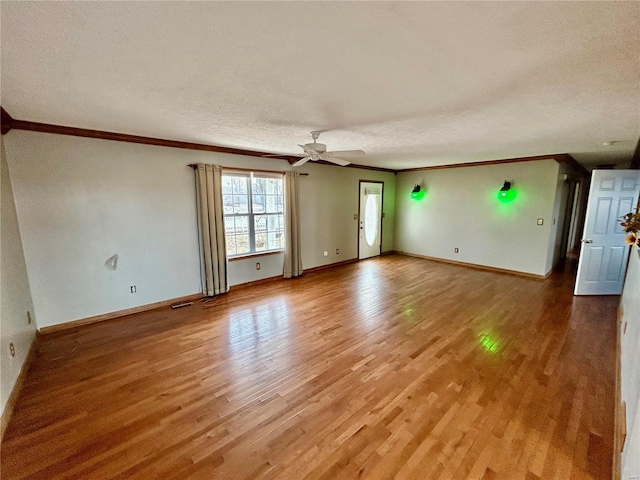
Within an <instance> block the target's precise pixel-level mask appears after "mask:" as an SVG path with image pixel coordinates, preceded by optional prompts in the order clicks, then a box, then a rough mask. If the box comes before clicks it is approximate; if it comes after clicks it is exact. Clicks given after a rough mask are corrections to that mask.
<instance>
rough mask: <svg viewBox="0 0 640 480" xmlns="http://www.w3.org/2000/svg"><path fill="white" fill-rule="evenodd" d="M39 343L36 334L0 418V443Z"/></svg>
mask: <svg viewBox="0 0 640 480" xmlns="http://www.w3.org/2000/svg"><path fill="white" fill-rule="evenodd" d="M37 342H38V335H37V334H36V335H35V336H34V337H33V340H32V341H31V347H29V353H27V357H26V358H25V359H24V363H23V364H22V368H21V369H20V374H19V375H18V378H17V379H16V383H15V384H14V385H13V389H12V390H11V395H9V399H8V400H7V404H6V405H5V407H4V411H3V412H2V418H0V443H1V442H2V439H3V438H4V432H5V430H6V429H7V426H8V425H9V420H11V416H12V415H13V409H14V408H15V406H16V401H17V400H18V396H19V395H20V391H21V390H22V385H23V384H24V380H25V378H26V377H27V372H28V371H29V366H30V365H31V361H32V360H33V357H34V355H35V351H36V344H37Z"/></svg>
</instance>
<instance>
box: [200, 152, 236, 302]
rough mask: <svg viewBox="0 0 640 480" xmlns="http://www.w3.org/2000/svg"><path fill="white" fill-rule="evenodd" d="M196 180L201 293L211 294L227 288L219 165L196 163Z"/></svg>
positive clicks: (220, 170)
mask: <svg viewBox="0 0 640 480" xmlns="http://www.w3.org/2000/svg"><path fill="white" fill-rule="evenodd" d="M196 179H197V181H196V185H197V195H198V218H199V220H200V234H201V241H202V253H203V267H204V275H203V278H204V283H203V285H202V293H203V294H204V295H206V296H208V297H212V296H214V295H219V294H220V293H226V292H228V291H229V272H228V270H227V245H226V241H225V236H224V211H223V208H222V167H221V166H219V165H204V164H198V167H197V169H196Z"/></svg>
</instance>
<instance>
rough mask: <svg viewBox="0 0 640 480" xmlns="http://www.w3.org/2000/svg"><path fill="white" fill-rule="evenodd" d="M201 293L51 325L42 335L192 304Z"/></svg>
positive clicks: (41, 331)
mask: <svg viewBox="0 0 640 480" xmlns="http://www.w3.org/2000/svg"><path fill="white" fill-rule="evenodd" d="M202 296H203V295H202V294H201V293H194V294H191V295H186V296H184V297H178V298H172V299H170V300H162V301H161V302H155V303H148V304H146V305H139V306H137V307H132V308H127V309H125V310H118V311H115V312H109V313H103V314H102V315H95V316H93V317H87V318H81V319H79V320H73V321H71V322H65V323H59V324H57V325H51V326H48V327H42V328H41V329H40V333H41V334H43V335H46V334H49V333H54V332H60V331H62V330H69V329H70V328H76V327H81V326H83V325H89V324H91V323H97V322H104V321H105V320H112V319H114V318H120V317H126V316H127V315H133V314H134V313H141V312H146V311H148V310H154V309H156V308H161V307H168V306H169V305H173V304H174V303H182V302H190V301H193V300H199V299H201V298H202Z"/></svg>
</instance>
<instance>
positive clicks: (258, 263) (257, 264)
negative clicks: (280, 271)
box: [256, 262, 260, 270]
mask: <svg viewBox="0 0 640 480" xmlns="http://www.w3.org/2000/svg"><path fill="white" fill-rule="evenodd" d="M256 270H260V262H256Z"/></svg>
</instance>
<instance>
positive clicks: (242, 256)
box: [228, 250, 284, 262]
mask: <svg viewBox="0 0 640 480" xmlns="http://www.w3.org/2000/svg"><path fill="white" fill-rule="evenodd" d="M278 253H284V250H271V251H269V252H259V253H247V254H246V255H240V256H238V257H231V258H229V259H228V261H229V262H235V261H236V260H247V259H248V258H256V257H266V256H267V255H276V254H278Z"/></svg>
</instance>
